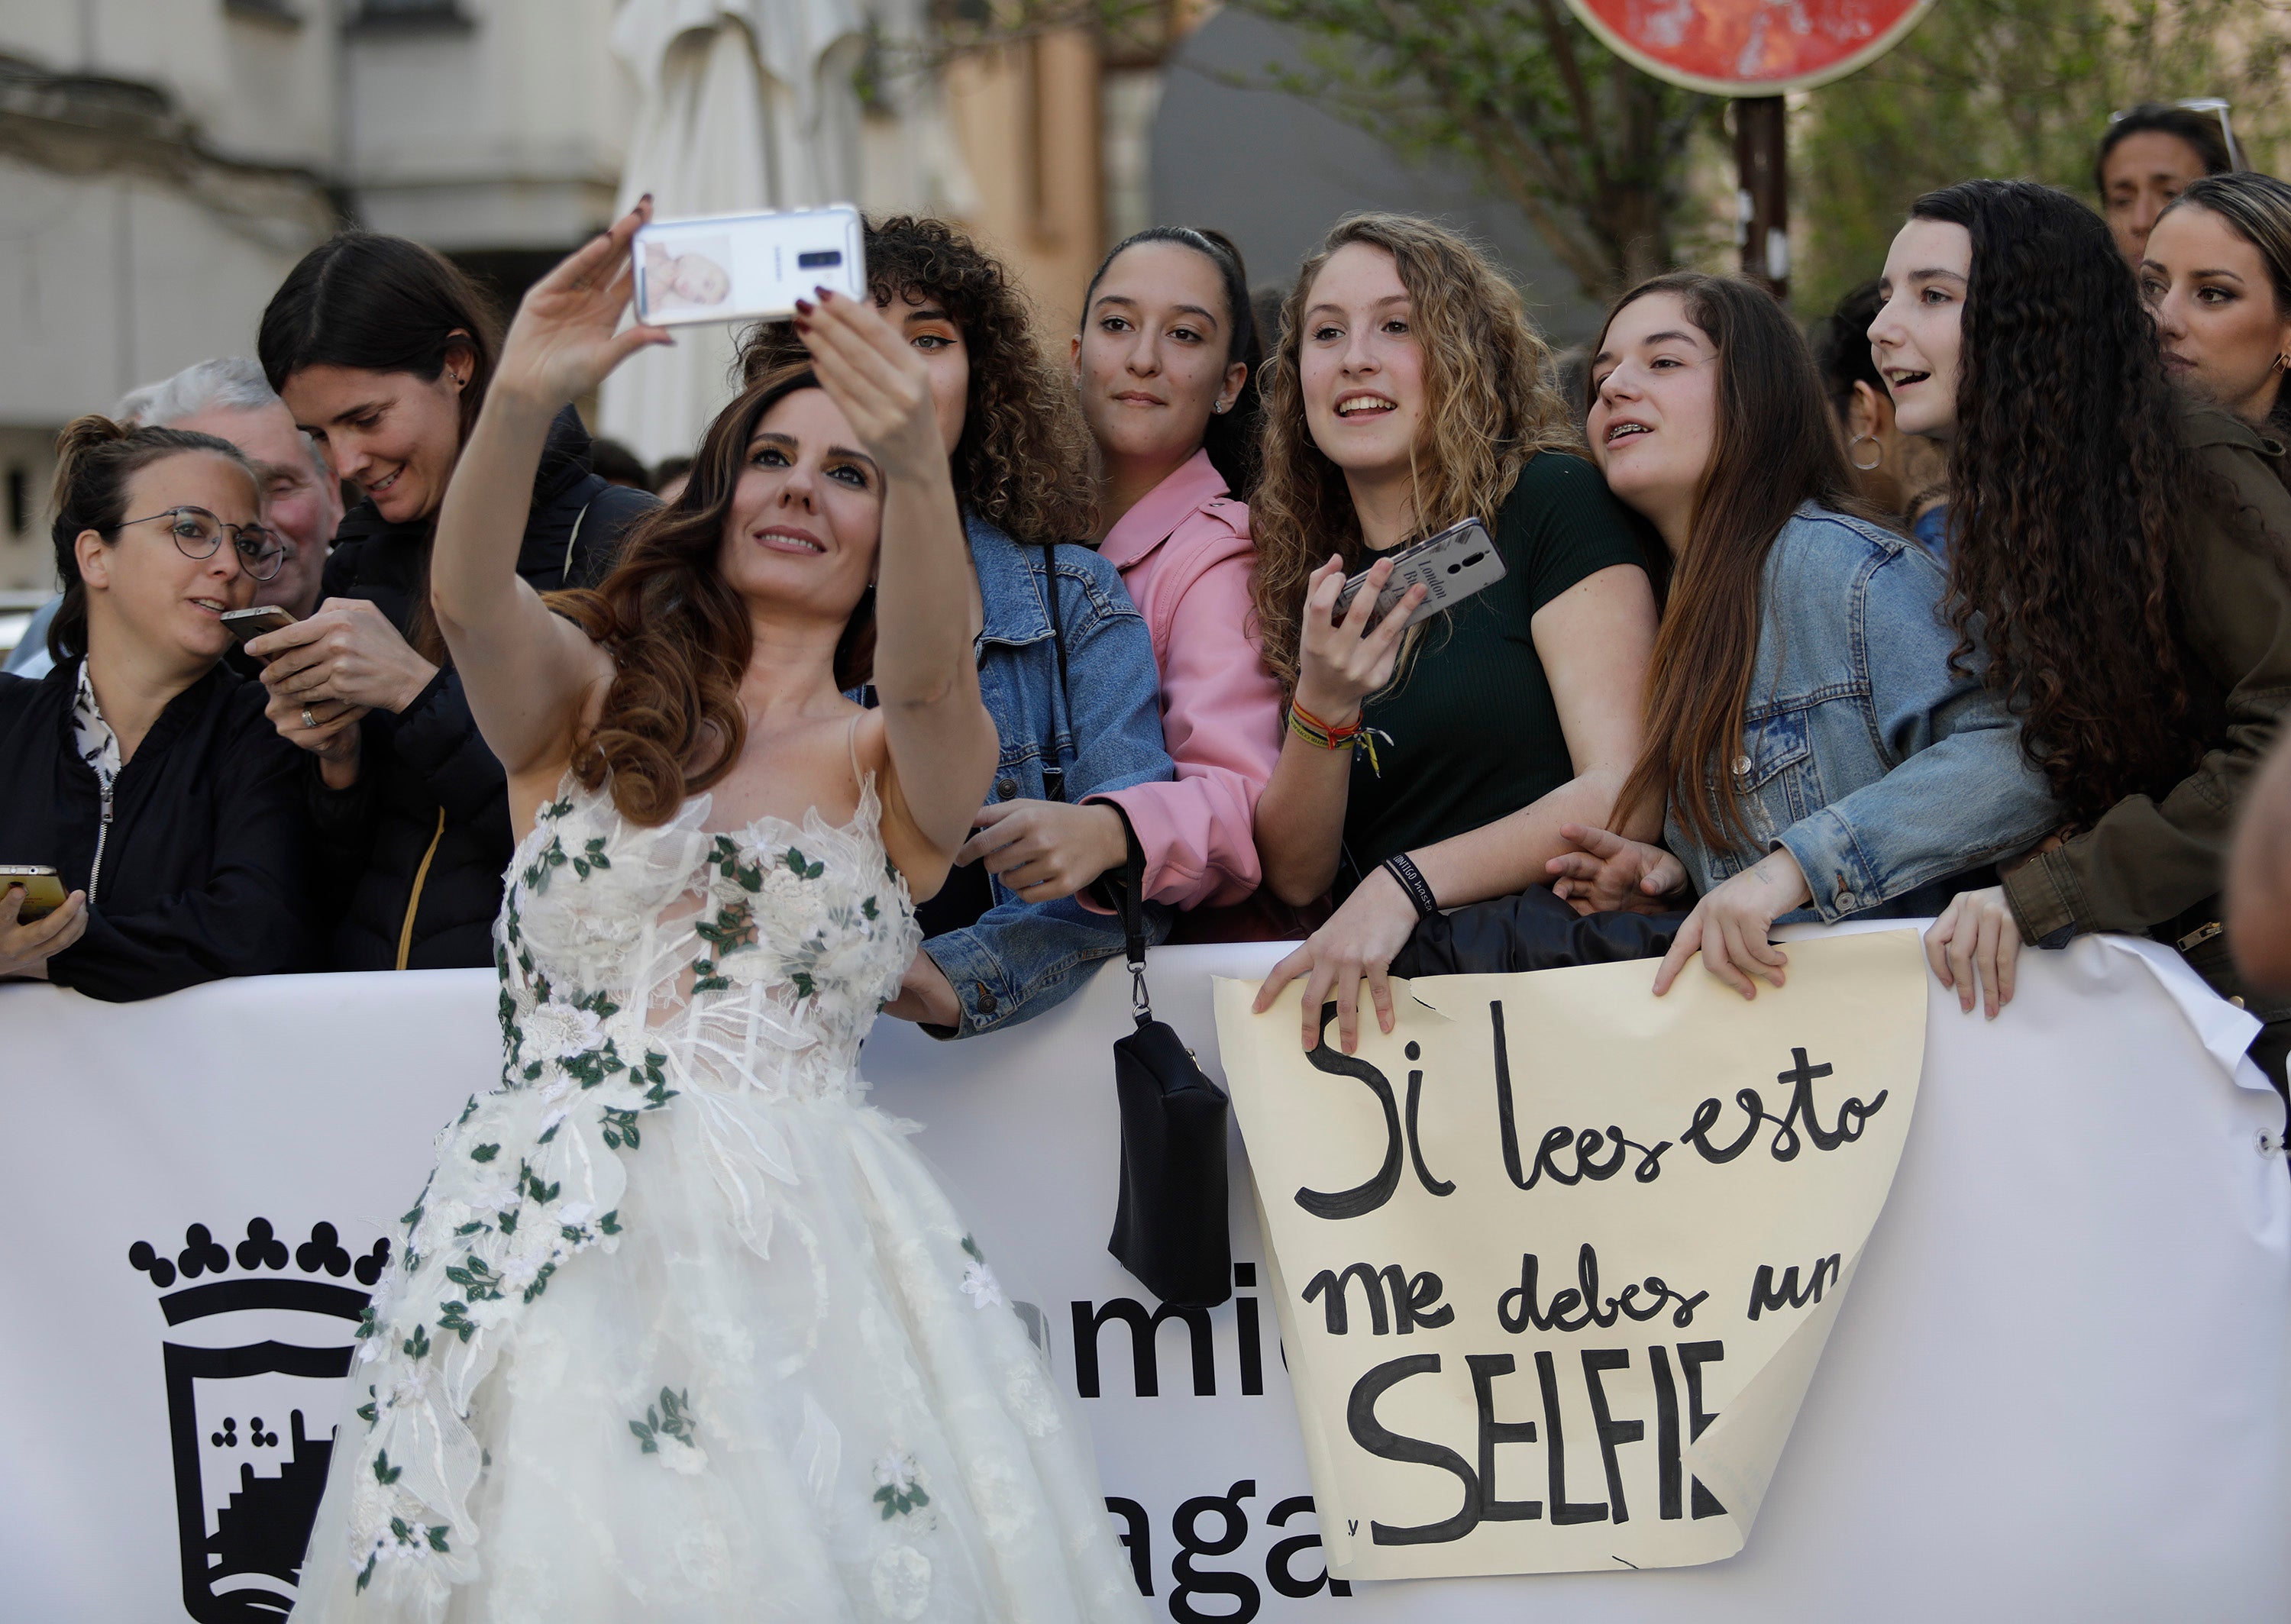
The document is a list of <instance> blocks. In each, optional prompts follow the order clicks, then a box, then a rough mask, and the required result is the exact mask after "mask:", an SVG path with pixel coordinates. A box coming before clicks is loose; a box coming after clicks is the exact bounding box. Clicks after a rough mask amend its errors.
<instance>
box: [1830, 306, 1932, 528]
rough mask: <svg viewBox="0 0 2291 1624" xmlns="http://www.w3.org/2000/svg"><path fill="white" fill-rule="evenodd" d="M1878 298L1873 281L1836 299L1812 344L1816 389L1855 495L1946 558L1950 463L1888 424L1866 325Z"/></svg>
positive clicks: (1886, 398) (1887, 400)
mask: <svg viewBox="0 0 2291 1624" xmlns="http://www.w3.org/2000/svg"><path fill="white" fill-rule="evenodd" d="M1884 303H1885V301H1884V300H1882V299H1880V298H1878V297H1877V282H1876V280H1875V279H1874V278H1873V279H1872V280H1870V281H1868V282H1864V283H1863V284H1862V285H1861V286H1859V287H1857V288H1855V289H1854V290H1853V292H1852V293H1848V294H1846V295H1845V298H1843V299H1841V300H1839V301H1837V310H1834V311H1832V312H1831V314H1830V317H1829V320H1828V321H1826V322H1824V323H1822V326H1821V340H1820V342H1818V343H1817V345H1816V347H1815V356H1816V358H1817V359H1818V360H1819V361H1820V363H1821V382H1822V387H1823V390H1825V392H1827V393H1828V395H1829V409H1830V412H1831V414H1833V415H1834V416H1835V417H1836V418H1837V428H1838V432H1840V433H1841V434H1843V435H1844V436H1845V460H1846V461H1847V462H1850V463H1852V464H1853V485H1854V488H1855V489H1856V490H1857V491H1858V492H1859V493H1860V494H1861V500H1862V501H1863V502H1866V503H1867V504H1868V505H1869V508H1870V509H1871V510H1872V511H1876V512H1877V513H1880V514H1883V515H1884V516H1885V520H1886V522H1887V523H1888V524H1889V525H1892V526H1893V527H1895V528H1898V529H1901V530H1902V531H1903V532H1905V533H1906V534H1908V535H1914V536H1916V537H1917V540H1919V541H1921V542H1923V543H1925V546H1926V547H1927V548H1928V549H1929V550H1931V551H1932V552H1933V556H1934V557H1936V558H1947V557H1948V556H1949V535H1948V520H1949V464H1948V462H1946V460H1945V459H1944V458H1943V457H1942V456H1941V452H1940V451H1939V450H1938V449H1936V448H1935V446H1934V445H1933V442H1932V441H1931V440H1929V439H1926V438H1924V437H1923V436H1921V435H1916V434H1904V433H1903V432H1901V425H1900V424H1899V423H1897V422H1894V421H1893V397H1892V396H1891V395H1889V394H1887V393H1886V392H1885V376H1884V374H1881V373H1879V372H1878V370H1877V361H1876V360H1875V359H1873V358H1872V357H1871V355H1870V352H1869V324H1870V323H1871V322H1873V321H1875V320H1877V310H1878V307H1880V306H1881V305H1883V304H1884Z"/></svg>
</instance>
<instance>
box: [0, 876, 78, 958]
mask: <svg viewBox="0 0 2291 1624" xmlns="http://www.w3.org/2000/svg"><path fill="white" fill-rule="evenodd" d="M86 933H87V898H86V897H85V896H83V895H82V894H80V893H79V892H76V891H75V892H73V893H72V894H71V895H70V896H65V895H64V888H63V883H62V881H61V880H59V879H58V878H57V875H56V871H55V870H54V869H52V868H50V867H48V866H47V865H46V864H36V863H24V864H5V865H0V978H6V977H20V976H29V977H33V978H35V979H45V978H46V976H47V973H48V961H49V960H50V959H51V958H52V957H54V956H55V955H56V954H57V953H61V952H63V950H64V949H65V948H67V947H69V946H70V945H72V944H73V943H75V942H76V941H78V940H79V939H80V937H83V936H84V935H85V934H86Z"/></svg>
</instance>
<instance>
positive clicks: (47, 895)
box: [0, 863, 64, 925]
mask: <svg viewBox="0 0 2291 1624" xmlns="http://www.w3.org/2000/svg"><path fill="white" fill-rule="evenodd" d="M12 888H21V889H22V891H23V893H24V900H23V903H22V904H21V905H20V907H19V908H18V909H17V911H16V922H17V923H18V924H21V925H28V924H30V923H31V922H32V921H34V920H36V919H45V918H46V917H47V916H48V915H49V914H51V913H53V912H55V911H56V910H57V909H58V908H60V907H62V906H63V905H64V882H63V880H61V879H60V877H59V876H58V875H57V873H56V871H55V870H54V869H52V868H50V867H49V866H48V865H47V864H44V863H0V895H4V894H5V893H6V892H7V891H9V890H10V889H12Z"/></svg>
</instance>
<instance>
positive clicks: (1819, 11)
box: [1567, 0, 1933, 96]
mask: <svg viewBox="0 0 2291 1624" xmlns="http://www.w3.org/2000/svg"><path fill="white" fill-rule="evenodd" d="M1567 4H1569V5H1570V6H1572V8H1573V9H1574V12H1575V15H1576V16H1578V17H1580V19H1582V20H1583V24H1584V26H1585V27H1586V28H1589V29H1590V30H1591V32H1593V33H1594V34H1596V35H1597V36H1599V38H1600V40H1601V41H1602V42H1603V43H1604V44H1605V45H1606V46H1607V48H1608V49H1609V50H1611V51H1612V52H1615V54H1616V55H1618V56H1620V57H1621V58H1622V59H1623V60H1625V61H1627V62H1628V63H1630V64H1631V65H1632V66H1633V67H1635V68H1641V69H1644V71H1645V72H1648V73H1651V74H1652V75H1654V76H1655V77H1656V78H1658V79H1668V80H1669V81H1670V83H1672V84H1679V85H1684V87H1685V88H1687V89H1688V90H1699V91H1703V92H1708V93H1709V94H1711V95H1714V96H1779V95H1781V93H1782V92H1785V91H1793V90H1810V89H1812V88H1813V86H1814V85H1817V84H1828V83H1829V81H1830V80H1832V79H1836V78H1840V77H1842V76H1845V75H1846V74H1849V73H1852V72H1853V70H1854V69H1855V68H1860V67H1861V66H1863V65H1864V64H1865V63H1868V62H1869V61H1872V60H1875V59H1877V57H1880V56H1882V55H1884V54H1885V52H1887V51H1890V50H1891V49H1893V45H1894V44H1896V43H1897V42H1898V41H1899V40H1900V39H1901V36H1902V35H1904V34H1906V33H1908V32H1909V29H1910V28H1913V27H1915V26H1916V23H1917V19H1918V18H1919V17H1921V16H1923V15H1924V14H1925V7H1926V6H1928V5H1930V4H1933V0H1567Z"/></svg>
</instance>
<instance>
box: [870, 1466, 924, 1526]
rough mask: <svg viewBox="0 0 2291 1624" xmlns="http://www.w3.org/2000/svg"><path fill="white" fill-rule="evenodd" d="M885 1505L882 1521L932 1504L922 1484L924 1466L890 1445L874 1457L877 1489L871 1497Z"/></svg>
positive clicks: (878, 1503) (877, 1502) (880, 1504)
mask: <svg viewBox="0 0 2291 1624" xmlns="http://www.w3.org/2000/svg"><path fill="white" fill-rule="evenodd" d="M871 1498H872V1499H873V1500H874V1502H875V1503H876V1504H877V1505H879V1506H880V1507H882V1508H883V1521H885V1522H886V1523H888V1522H889V1521H890V1520H891V1519H892V1518H893V1517H895V1516H896V1517H903V1516H906V1515H910V1514H912V1512H914V1511H915V1510H916V1509H918V1508H919V1507H924V1506H928V1505H929V1504H930V1495H929V1494H928V1492H926V1491H925V1490H924V1488H923V1470H922V1467H920V1466H918V1465H916V1464H915V1458H914V1457H913V1456H912V1455H910V1454H908V1453H907V1452H906V1451H904V1450H900V1449H896V1448H894V1449H888V1450H885V1451H883V1453H882V1454H881V1455H880V1457H879V1458H878V1459H876V1461H875V1492H874V1494H873V1495H872V1497H871Z"/></svg>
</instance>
